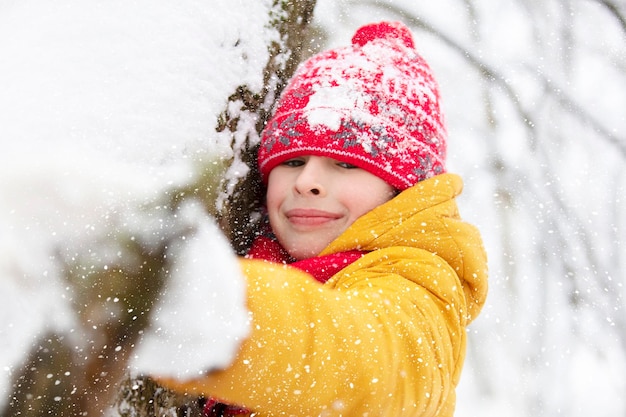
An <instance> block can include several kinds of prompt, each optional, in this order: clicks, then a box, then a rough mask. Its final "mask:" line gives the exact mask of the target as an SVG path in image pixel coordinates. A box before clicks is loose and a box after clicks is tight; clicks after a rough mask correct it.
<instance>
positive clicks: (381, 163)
mask: <svg viewBox="0 0 626 417" xmlns="http://www.w3.org/2000/svg"><path fill="white" fill-rule="evenodd" d="M445 148H446V132H445V127H444V124H443V117H442V114H441V111H440V107H439V92H438V87H437V84H436V82H435V80H434V78H433V76H432V74H431V71H430V69H429V67H428V65H427V64H426V62H424V60H423V59H422V58H421V57H420V56H419V55H418V54H417V52H416V51H415V49H414V45H413V38H412V36H411V33H410V31H409V30H408V29H407V28H406V27H405V26H404V25H402V24H401V23H395V22H394V23H388V22H383V23H379V24H373V25H368V26H364V27H362V28H361V29H359V30H358V31H357V32H356V34H355V35H354V37H353V39H352V45H351V46H349V47H345V48H340V49H335V50H330V51H327V52H324V53H321V54H319V55H316V56H314V57H312V58H310V59H309V60H308V61H306V62H304V63H303V64H302V65H301V66H300V68H299V69H298V71H297V72H296V74H295V75H294V77H293V79H292V81H291V82H290V84H289V85H288V86H287V88H286V89H285V91H284V93H283V95H282V97H281V99H280V101H279V103H278V106H277V108H276V111H275V113H274V115H273V117H272V118H271V120H270V121H269V123H268V125H267V128H266V129H265V131H264V132H263V134H262V138H261V145H260V149H259V158H258V163H259V168H260V172H261V175H262V177H263V181H264V183H265V184H266V185H267V194H266V197H267V198H266V206H267V212H268V219H269V226H271V230H268V231H267V233H265V234H263V235H262V236H260V237H258V238H257V239H256V241H255V242H254V244H253V247H252V249H251V250H250V253H249V255H248V259H245V260H242V268H243V270H244V272H245V276H246V279H247V297H248V299H247V302H248V308H249V310H250V312H251V320H252V333H251V335H250V337H249V339H247V340H246V341H244V342H243V344H242V346H241V348H240V350H239V352H238V354H237V357H236V359H235V361H234V362H233V363H232V364H231V365H230V366H229V367H228V368H226V369H224V370H220V371H215V372H211V373H209V374H207V375H206V376H205V377H203V378H199V379H196V380H192V381H186V382H181V381H174V380H165V381H162V382H163V383H164V384H165V385H167V386H169V387H171V388H174V389H177V390H180V391H186V392H190V393H196V394H201V395H207V396H208V398H210V399H209V400H208V403H207V407H206V408H205V410H206V414H207V415H238V414H248V413H250V412H253V413H254V415H258V416H270V415H287V416H318V415H320V416H405V415H406V416H451V415H453V412H454V406H455V387H456V385H457V384H458V382H459V376H460V372H461V367H462V365H463V360H464V357H465V344H466V333H465V327H466V326H467V324H468V323H469V322H470V321H471V320H473V319H474V318H475V317H476V315H477V314H478V312H479V311H480V309H481V307H482V305H483V303H484V300H485V296H486V291H487V271H486V256H485V253H484V250H483V246H482V242H481V238H480V235H479V233H478V232H477V230H476V229H475V228H474V227H472V226H471V225H468V224H467V223H464V222H463V221H462V220H460V218H459V214H458V211H457V207H456V203H455V197H456V196H457V195H458V194H459V193H460V192H461V188H462V182H461V179H460V178H459V177H458V176H456V175H453V174H447V173H444V171H445V168H444V159H445ZM268 261H272V262H268ZM216 398H219V399H220V400H219V401H217V400H215V399H216ZM226 404H237V406H234V405H226ZM246 409H247V410H251V411H247V410H246Z"/></svg>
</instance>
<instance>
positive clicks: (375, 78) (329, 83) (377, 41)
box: [258, 22, 446, 190]
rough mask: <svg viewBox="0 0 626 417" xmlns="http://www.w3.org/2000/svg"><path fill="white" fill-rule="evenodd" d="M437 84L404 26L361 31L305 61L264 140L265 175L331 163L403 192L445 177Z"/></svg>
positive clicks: (443, 131)
mask: <svg viewBox="0 0 626 417" xmlns="http://www.w3.org/2000/svg"><path fill="white" fill-rule="evenodd" d="M439 101H440V97H439V89H438V86H437V82H436V81H435V79H434V77H433V75H432V72H431V69H430V67H429V66H428V64H427V63H426V61H424V59H423V58H422V57H421V56H420V55H418V53H417V51H416V50H415V47H414V43H413V37H412V35H411V32H410V31H409V29H408V28H407V27H406V26H404V25H403V24H402V23H400V22H381V23H376V24H371V25H367V26H363V27H361V28H360V29H359V30H357V32H356V33H355V35H354V37H353V38H352V45H350V46H348V47H343V48H338V49H333V50H329V51H326V52H323V53H320V54H318V55H315V56H313V57H311V58H309V59H308V60H307V61H305V62H303V63H302V64H301V65H300V66H299V67H298V69H297V71H296V73H295V74H294V76H293V77H292V79H291V81H290V83H289V85H287V87H286V88H285V90H284V92H283V94H282V96H281V98H280V100H279V102H278V105H277V107H276V110H275V112H274V115H273V116H272V118H271V119H270V120H269V121H268V124H267V126H266V128H265V130H264V131H263V133H262V135H261V145H260V148H259V157H258V163H259V169H260V171H261V175H262V177H263V180H264V181H265V182H266V183H267V179H268V176H269V173H270V171H271V170H272V169H273V168H274V167H275V166H277V165H279V164H281V163H283V162H285V161H286V160H289V159H292V158H295V157H299V156H305V155H316V156H326V157H329V158H333V159H337V160H340V161H342V162H347V163H350V164H353V165H355V166H357V167H359V168H362V169H365V170H367V171H369V172H371V173H372V174H374V175H376V176H378V177H380V178H382V179H383V180H385V181H386V182H387V183H389V184H390V185H392V186H393V187H395V188H396V189H398V190H404V189H406V188H408V187H411V186H412V185H414V184H415V183H417V182H419V181H421V180H424V179H426V178H430V177H432V176H434V175H437V174H440V173H443V172H444V171H445V157H446V129H445V126H444V121H443V115H442V113H441V109H440V103H439Z"/></svg>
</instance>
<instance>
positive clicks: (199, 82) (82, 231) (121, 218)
mask: <svg viewBox="0 0 626 417" xmlns="http://www.w3.org/2000/svg"><path fill="white" fill-rule="evenodd" d="M314 3H315V2H314V1H290V2H286V1H279V0H274V1H271V0H266V1H260V2H254V3H250V4H246V5H239V4H234V3H233V2H230V1H229V0H224V1H219V2H211V3H210V6H208V5H207V3H206V2H202V1H197V0H181V1H180V2H175V3H171V2H165V1H148V0H137V1H134V2H110V3H106V4H103V3H100V2H95V1H78V0H68V1H67V2H65V3H64V6H63V7H56V6H55V7H52V6H51V5H49V4H48V3H47V2H44V1H43V0H41V1H35V2H30V3H18V2H10V3H8V4H4V5H2V6H0V55H1V56H2V57H3V58H5V57H6V58H8V59H6V61H5V60H3V68H0V89H1V90H2V91H3V94H2V96H3V98H0V140H1V141H2V144H3V148H5V152H4V156H3V157H0V158H2V159H0V165H1V168H0V174H1V175H2V178H3V182H2V184H0V250H2V255H1V256H2V257H1V258H0V274H1V275H2V279H1V280H0V288H1V289H2V293H3V298H5V300H4V301H5V307H3V310H2V312H1V315H0V324H2V327H1V328H0V339H1V340H3V342H0V359H1V361H2V362H1V363H0V366H1V367H2V369H3V370H2V372H3V374H2V379H0V392H3V393H6V395H3V396H4V398H2V399H0V410H1V415H2V416H3V417H9V416H15V415H21V416H41V415H56V416H83V415H89V416H97V415H109V416H160V415H162V416H170V415H171V416H175V415H180V413H186V414H184V415H188V416H190V415H199V413H200V406H199V404H198V399H196V398H189V397H186V396H184V395H181V394H175V393H171V392H168V391H166V390H164V389H163V388H161V387H159V386H157V385H156V384H155V383H154V382H153V381H151V380H150V379H148V378H145V377H139V378H135V377H132V376H131V375H130V374H129V372H128V370H127V369H128V368H127V363H128V362H129V360H130V359H131V357H132V356H133V354H134V351H133V348H134V347H135V345H136V344H137V343H138V341H139V340H140V339H141V334H142V333H143V332H144V331H145V329H146V328H147V327H148V326H149V324H150V323H151V321H152V320H153V319H154V314H155V313H158V311H154V310H155V309H154V308H153V307H154V305H155V302H156V300H157V299H158V298H159V295H160V294H161V293H162V292H163V291H164V290H165V289H166V288H167V283H168V280H170V279H171V276H172V275H173V274H174V275H175V274H176V273H177V271H180V270H184V271H188V269H185V268H188V266H185V265H181V264H180V263H181V260H180V258H184V256H182V255H185V253H184V251H185V250H186V248H187V245H188V242H190V241H193V240H194V239H195V238H197V239H200V238H201V236H200V235H202V233H201V231H202V230H205V232H204V234H205V237H204V239H205V241H206V242H207V243H208V244H209V245H210V244H214V242H213V239H212V238H211V233H213V232H211V230H212V229H206V227H205V226H203V224H205V223H206V222H207V221H210V220H207V219H209V218H210V217H215V218H216V219H217V221H218V222H219V224H220V226H221V227H222V228H223V231H224V233H225V234H226V236H227V238H228V240H230V242H232V245H233V247H234V248H235V249H236V251H237V252H240V253H241V252H242V251H243V250H245V248H246V246H247V245H248V244H249V237H250V236H251V231H252V228H253V226H254V224H253V223H252V224H251V222H250V221H249V220H248V217H249V216H250V214H251V213H253V212H254V211H256V210H257V209H258V207H257V205H258V203H259V201H260V196H259V193H260V192H261V189H260V187H259V184H258V183H256V182H255V180H254V175H251V173H252V174H253V173H254V172H253V171H251V169H252V170H254V164H253V161H254V158H255V146H256V144H257V143H258V132H259V131H260V129H261V128H262V126H263V123H264V121H265V119H266V117H267V115H268V113H269V111H270V110H271V106H272V104H273V102H274V99H275V98H276V96H277V95H278V94H279V92H280V90H281V89H282V87H283V86H284V84H285V81H286V80H287V79H288V78H289V76H290V75H291V73H292V72H293V70H294V68H295V65H296V64H297V63H298V61H299V60H300V56H301V54H302V48H301V45H302V43H303V40H304V38H305V36H306V28H307V26H308V24H309V22H310V20H311V17H312V11H313V7H314ZM57 6H58V5H57ZM2 39H4V41H2ZM5 62H7V63H10V65H5ZM5 145H6V146H5ZM207 230H208V231H207ZM197 239H196V240H197ZM206 239H208V240H206ZM200 243H202V241H200ZM209 245H207V246H209ZM196 246H198V245H196ZM229 250H231V252H232V249H229ZM195 251H196V252H194V253H192V254H189V253H187V254H186V255H187V258H188V259H190V260H189V262H190V263H194V262H195V261H196V260H197V259H198V258H200V257H203V256H204V255H203V254H202V253H201V249H198V248H196V249H195ZM179 255H180V256H179ZM194 256H195V258H194ZM206 256H210V254H206ZM221 256H222V255H216V259H214V260H213V261H214V262H216V267H215V268H214V269H212V270H211V271H206V273H207V274H211V273H212V274H213V275H214V276H209V277H208V278H207V279H213V280H215V281H211V282H214V284H215V285H216V286H218V285H221V284H222V282H228V280H229V279H230V277H228V276H227V277H222V276H220V273H222V272H224V271H228V268H227V267H224V268H222V267H220V266H219V262H220V261H222V260H221V259H220V257H221ZM233 259H234V255H233ZM202 261H203V262H207V261H206V260H202ZM223 262H225V263H228V262H230V263H231V265H232V262H233V261H232V260H228V259H226V260H223ZM199 264H201V265H204V264H203V263H202V262H199ZM205 269H206V268H205ZM191 271H193V269H192V270H191ZM235 278H237V277H232V280H233V281H236V279H235ZM205 284H206V282H205ZM194 285H195V284H194ZM191 290H193V289H191ZM225 291H226V295H227V297H226V298H227V300H226V301H227V302H228V301H229V300H228V299H229V298H230V299H232V303H233V304H237V303H239V304H241V305H243V304H244V302H243V299H242V297H243V296H242V295H241V291H240V289H239V288H238V287H237V288H235V289H230V290H229V289H226V290H225ZM228 291H231V292H230V293H228ZM207 300H208V301H207V302H214V303H217V305H219V300H218V301H216V300H215V297H214V298H211V296H209V295H207ZM219 308H220V309H222V307H219ZM224 308H226V307H224ZM242 313H245V312H243V310H241V311H232V312H228V314H232V315H233V316H234V317H235V318H241V316H242ZM207 326H208V327H209V331H210V329H213V328H212V327H211V325H210V324H208V325H207ZM215 329H218V330H217V331H221V330H219V329H220V327H219V325H217V327H215ZM225 349H226V350H229V349H232V346H231V345H228V346H226V347H225ZM206 355H207V357H209V359H208V360H209V361H210V360H211V358H210V356H211V351H208V352H206ZM165 359H167V358H165Z"/></svg>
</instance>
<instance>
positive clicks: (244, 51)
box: [0, 0, 626, 417]
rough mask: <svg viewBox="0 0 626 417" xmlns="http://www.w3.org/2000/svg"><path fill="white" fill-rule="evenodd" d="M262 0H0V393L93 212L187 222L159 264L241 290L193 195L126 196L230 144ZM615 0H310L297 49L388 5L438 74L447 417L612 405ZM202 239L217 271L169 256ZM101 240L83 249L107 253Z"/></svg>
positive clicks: (618, 58)
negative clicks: (483, 252)
mask: <svg viewBox="0 0 626 417" xmlns="http://www.w3.org/2000/svg"><path fill="white" fill-rule="evenodd" d="M269 3H270V2H269V1H256V0H255V1H228V0H224V1H213V2H211V6H210V7H207V4H206V2H204V1H199V0H198V1H194V0H179V1H177V2H175V3H170V2H166V1H164V0H153V1H148V0H132V1H123V2H122V1H108V2H104V1H98V0H89V1H86V0H82V1H81V0H63V1H57V2H46V1H43V0H22V1H17V0H4V1H2V0H0V143H1V144H2V149H3V151H2V153H0V293H1V294H2V307H1V308H0V372H1V374H0V376H1V377H0V393H2V394H3V398H6V394H7V393H8V392H7V390H8V383H9V376H10V375H11V374H12V372H13V371H14V368H15V366H16V364H17V363H18V361H19V360H20V358H21V357H22V356H23V354H24V352H26V351H27V350H28V349H29V347H30V345H31V344H32V343H33V341H34V340H35V339H34V338H35V337H36V336H37V335H38V334H40V332H41V331H43V330H44V329H46V328H52V329H56V330H58V331H70V330H71V329H74V328H75V326H77V323H76V320H77V318H76V317H74V316H73V313H72V312H71V310H70V305H69V301H68V300H69V299H71V294H69V293H68V290H67V287H66V285H65V284H64V281H63V276H62V269H61V266H62V262H64V261H67V259H71V258H72V256H73V255H74V254H79V253H81V251H82V250H84V248H85V245H86V244H87V243H86V242H92V241H94V240H96V241H98V242H100V241H104V242H105V243H106V242H107V240H106V237H107V236H108V231H109V230H110V228H111V226H112V225H113V226H114V227H115V228H116V230H119V229H122V230H124V231H125V233H127V234H129V235H133V236H136V238H137V239H139V240H141V241H142V242H144V243H145V244H146V245H150V244H151V242H153V241H157V242H158V240H159V239H162V238H167V237H171V236H177V235H178V234H180V233H181V229H184V228H185V227H191V228H193V229H195V230H197V233H195V234H194V235H193V236H194V239H190V241H192V242H194V243H193V244H188V245H187V244H184V245H181V246H180V248H179V249H178V250H181V251H182V252H181V254H180V256H177V257H176V258H177V259H180V261H179V262H180V263H181V264H180V265H179V267H178V268H177V270H179V271H182V273H181V274H178V275H176V274H174V276H173V277H172V279H173V280H174V279H185V277H184V276H185V275H192V276H193V277H196V279H197V280H196V281H191V282H186V283H185V285H186V286H188V288H193V291H195V292H196V293H199V292H202V291H198V290H199V289H200V288H208V287H210V288H213V289H214V291H212V294H214V295H215V294H219V296H214V297H213V299H214V300H215V302H216V303H218V302H219V300H225V299H228V300H240V301H241V300H242V293H241V288H240V287H238V286H237V282H238V280H237V279H236V273H234V272H233V269H231V268H233V263H232V261H231V260H232V257H231V258H230V259H231V260H229V257H228V254H227V253H224V252H221V249H220V247H222V248H223V246H224V245H220V244H219V243H216V240H215V238H214V237H215V232H214V229H212V227H213V226H212V225H211V224H210V222H209V220H208V219H207V216H206V215H205V214H204V213H202V212H201V211H199V209H198V207H197V205H196V206H194V204H193V201H192V202H190V204H189V206H187V207H185V210H183V211H181V212H180V213H178V214H177V215H176V216H174V217H173V218H168V217H165V218H164V219H165V220H164V223H165V225H164V224H163V222H156V224H155V222H154V218H155V217H154V215H153V212H151V211H150V210H146V207H149V208H151V209H152V210H156V209H157V208H158V207H159V205H160V204H161V203H162V198H163V195H164V194H165V195H166V194H167V193H168V190H171V189H175V188H177V187H184V185H185V184H188V183H193V182H194V181H195V180H196V179H197V177H198V176H199V175H201V172H203V169H205V167H206V166H207V165H211V164H212V163H213V162H215V161H219V160H223V159H227V158H229V157H230V156H231V150H230V149H229V147H228V146H224V143H229V141H230V137H225V136H221V134H218V133H216V132H215V127H216V123H217V115H218V114H219V113H220V112H222V111H223V109H224V106H225V105H226V103H227V99H228V96H229V95H230V94H231V93H232V91H233V90H234V89H235V88H236V87H237V86H238V85H240V84H243V83H246V84H248V85H249V86H251V87H252V88H259V89H260V88H261V85H262V78H261V74H262V68H263V67H264V65H265V63H266V61H267V52H266V45H267V43H268V42H269V41H270V40H274V39H276V37H277V35H276V33H274V32H273V31H272V30H269V29H267V27H266V23H267V21H268V20H267V15H268V10H269V8H270V5H269ZM625 16H626V2H624V1H623V0H622V1H618V0H614V1H612V2H611V1H609V0H604V1H600V0H597V1H594V0H568V1H562V0H545V1H542V2H536V1H529V0H501V1H498V2H493V1H488V0H476V1H472V2H469V1H462V0H440V1H437V2H428V3H426V2H415V1H412V0H396V1H391V0H389V1H348V0H342V1H332V0H319V1H318V4H317V7H316V11H315V21H314V24H315V26H314V29H315V31H314V32H313V33H312V40H311V44H310V48H311V50H312V52H315V51H317V50H319V49H320V48H321V49H325V48H327V47H333V46H338V45H345V44H346V43H348V42H349V40H350V37H351V35H352V33H353V32H354V30H355V29H356V28H357V27H359V26H360V25H361V24H363V23H367V22H371V21H378V20H382V19H399V20H403V21H404V22H405V23H407V24H408V25H409V26H410V27H411V28H412V29H413V31H414V33H415V38H416V44H417V45H418V49H419V50H420V51H421V53H422V54H423V55H424V56H425V58H426V59H427V61H428V62H429V63H430V64H431V66H432V67H433V69H434V71H435V74H436V75H437V78H438V80H439V83H440V85H441V89H442V95H443V100H444V106H445V111H446V116H447V120H448V129H449V136H450V139H449V170H451V171H454V172H458V173H460V174H461V175H462V176H463V177H464V179H465V183H466V186H465V192H464V194H463V197H462V199H461V201H460V206H461V211H462V214H463V215H464V217H465V218H467V219H468V220H469V221H471V222H473V223H475V224H477V225H478V226H479V228H480V229H481V230H482V231H483V233H484V237H485V241H486V246H487V250H488V253H489V256H490V275H491V281H490V286H491V287H490V294H489V299H488V302H487V305H486V306H485V308H484V310H483V313H482V315H481V316H480V317H479V318H478V319H477V320H476V322H475V323H474V324H473V325H472V326H471V328H470V329H469V334H470V342H469V350H468V359H467V365H466V367H465V370H464V374H463V378H462V383H461V387H460V391H459V402H458V406H457V410H458V411H457V414H456V415H457V416H460V417H464V416H467V417H469V416H486V417H489V416H501V415H507V416H512V417H518V416H519V417H521V416H528V417H531V416H532V417H536V416H559V415H564V416H574V417H578V416H580V417H582V416H585V417H586V416H588V415H594V416H600V417H602V416H606V417H609V416H611V417H613V416H624V415H626V311H625V301H624V296H625V295H626V289H624V283H625V282H626V273H625V272H624V271H626V260H625V259H624V238H625V237H626V236H625V235H626V214H624V213H626V203H625V201H624V200H625V198H626V189H625V187H626V164H625V163H624V162H625V159H626V112H624V109H625V108H626V18H625ZM248 128H249V129H251V127H250V126H249V127H248ZM222 135H223V134H222ZM245 170H246V169H245V167H242V166H236V167H234V168H233V169H231V170H229V171H228V172H227V174H225V175H226V176H228V177H232V176H238V175H241V174H243V173H245ZM151 213H152V214H151ZM211 230H212V231H211ZM114 243H115V242H114ZM155 244H156V243H155ZM203 244H206V247H207V248H208V247H211V248H214V249H215V250H214V251H213V250H212V252H214V253H217V255H216V256H217V257H218V259H220V260H222V263H221V266H220V267H219V268H217V270H219V272H221V273H222V275H224V276H226V275H227V276H229V277H230V276H233V281H232V282H233V283H234V284H233V285H232V286H231V285H224V280H220V279H218V278H219V277H217V275H218V274H212V275H211V274H208V275H207V276H205V275H201V274H200V273H199V272H197V273H191V274H185V273H184V272H185V271H189V268H193V269H191V270H192V271H201V270H203V269H206V268H203V265H205V264H204V262H210V261H207V260H206V259H203V257H202V256H199V255H198V254H197V252H196V251H197V250H198V248H202V247H203ZM209 245H212V246H209ZM104 246H105V249H106V250H104V249H103V251H102V253H99V254H98V256H97V260H98V262H97V264H98V265H99V267H102V268H104V267H106V265H107V262H108V261H111V258H115V257H116V256H117V254H118V252H117V249H115V248H111V247H106V245H104ZM113 249H115V250H113ZM214 271H216V268H215V267H212V272H214ZM177 277H178V278H177ZM193 291H192V292H193ZM170 299H172V300H173V302H180V295H177V294H175V293H171V294H170ZM227 304H228V307H230V308H231V311H230V312H229V313H228V314H230V316H228V317H224V316H221V317H219V319H216V320H214V322H215V325H216V326H220V325H223V323H224V322H229V323H231V322H230V321H229V320H233V322H235V323H238V325H235V326H229V328H231V329H233V335H232V343H231V344H230V345H220V348H215V352H218V349H223V350H221V351H219V352H220V353H223V356H221V358H218V359H216V361H217V362H216V363H220V361H225V360H227V359H228V355H229V350H230V349H228V347H234V346H236V344H237V340H238V339H237V338H238V337H240V336H241V335H243V334H245V330H246V323H245V312H244V311H243V309H238V308H233V306H237V305H239V306H241V305H242V304H243V302H242V301H241V302H240V303H239V304H238V303H237V302H234V303H233V302H229V303H227ZM215 305H216V307H217V306H219V304H215ZM162 311H165V310H162ZM203 314H210V312H209V313H207V312H203ZM165 316H166V315H164V317H165ZM181 321H183V322H189V320H185V319H184V317H183V318H181ZM210 322H211V320H210V319H209V318H207V320H206V323H210ZM220 323H221V324H220ZM162 324H163V326H162V327H161V328H162V330H161V331H166V332H167V331H168V330H167V329H168V328H170V329H171V328H177V326H176V324H174V325H169V327H168V324H167V323H162ZM231 324H232V323H231ZM163 329H165V330H163ZM185 330H189V332H190V333H192V334H195V333H196V331H197V329H194V328H191V327H190V328H188V329H182V332H183V333H184V332H185ZM176 337H179V336H178V335H177V336H176ZM155 351H157V352H158V350H155ZM155 351H153V352H155ZM181 356H187V355H181ZM144 357H148V358H149V356H144ZM216 357H220V355H216ZM148 362H151V361H150V359H148ZM152 363H154V362H152ZM144 365H145V364H144ZM148 365H149V364H148ZM158 365H159V366H164V367H168V366H172V367H174V368H176V369H191V368H192V367H193V366H194V364H193V363H192V364H186V365H183V366H182V367H181V366H180V364H176V366H174V365H173V364H169V365H168V364H162V363H158ZM211 365H212V364H210V363H205V364H203V366H211ZM142 366H143V365H142ZM3 401H4V400H0V406H1V405H2V402H3Z"/></svg>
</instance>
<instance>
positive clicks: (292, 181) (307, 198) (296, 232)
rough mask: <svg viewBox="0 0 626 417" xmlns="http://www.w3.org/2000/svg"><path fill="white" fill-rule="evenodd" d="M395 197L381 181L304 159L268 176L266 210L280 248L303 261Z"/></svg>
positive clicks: (355, 170) (322, 159)
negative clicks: (371, 211)
mask: <svg viewBox="0 0 626 417" xmlns="http://www.w3.org/2000/svg"><path fill="white" fill-rule="evenodd" d="M394 194H395V191H394V189H393V187H391V186H390V185H389V184H387V183H386V182H385V181H383V180H382V179H380V178H378V177H377V176H375V175H373V174H370V173H369V172H367V171H365V170H363V169H360V168H357V167H355V166H354V165H350V164H346V163H343V162H340V161H337V160H335V159H331V158H326V157H321V156H304V157H298V158H294V159H290V160H287V161H285V162H283V163H282V164H281V165H278V166H277V167H275V168H274V169H273V170H272V171H271V172H270V175H269V179H268V188H267V210H268V213H269V218H270V225H271V226H272V230H273V231H274V233H275V234H276V237H277V238H278V241H279V242H280V244H281V245H282V246H283V247H284V248H285V249H286V250H287V252H289V254H290V255H291V256H292V257H293V258H295V259H305V258H310V257H313V256H316V255H318V254H319V253H320V252H321V251H322V250H323V249H324V248H325V247H326V246H328V244H329V243H330V242H332V241H333V240H334V239H335V238H337V237H338V236H339V235H340V234H341V233H343V231H344V230H346V229H347V228H348V226H350V225H351V224H352V223H353V222H354V221H355V220H356V219H358V218H359V217H360V216H362V215H363V214H365V213H367V212H368V211H370V210H372V209H373V208H375V207H377V206H379V205H381V204H382V203H384V202H386V201H388V200H390V199H391V198H392V197H393V196H394Z"/></svg>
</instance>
